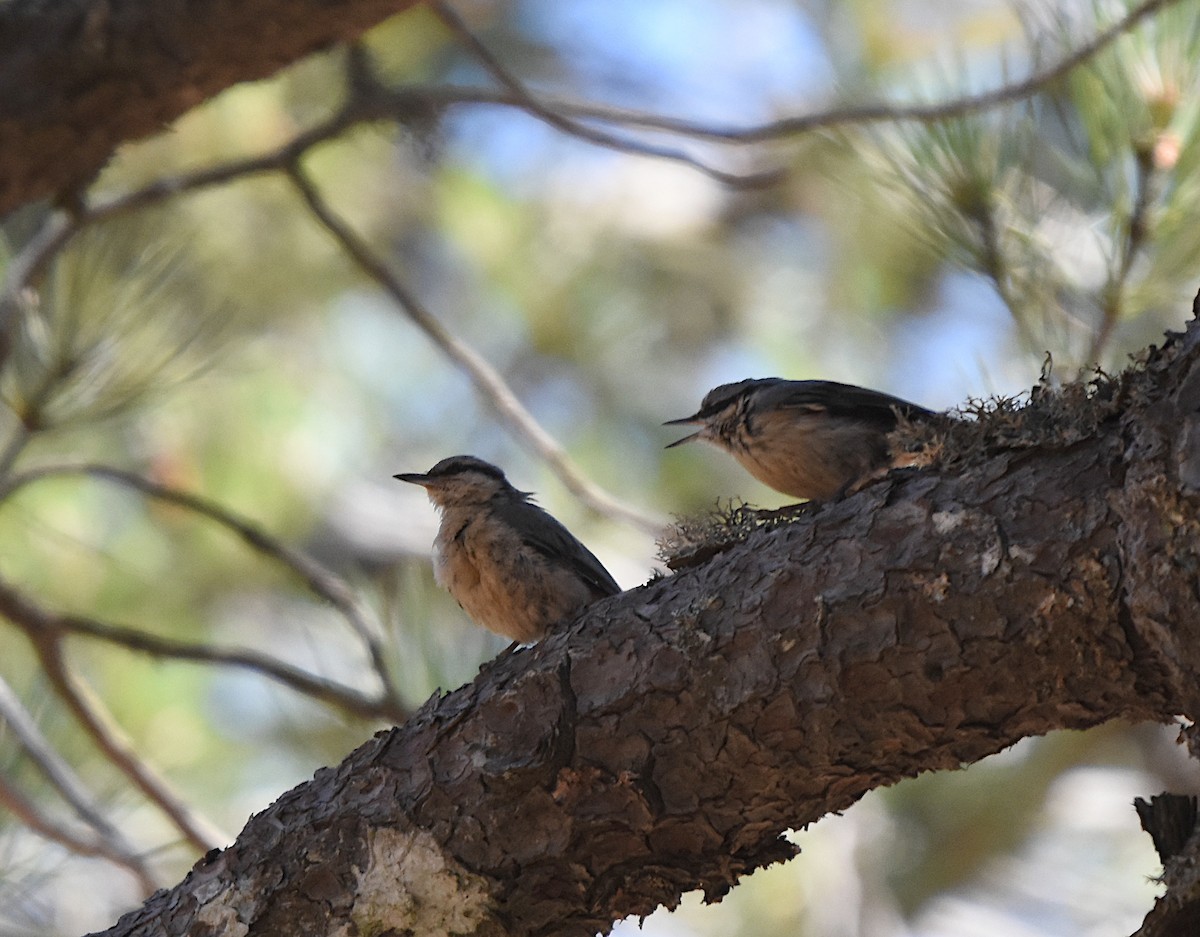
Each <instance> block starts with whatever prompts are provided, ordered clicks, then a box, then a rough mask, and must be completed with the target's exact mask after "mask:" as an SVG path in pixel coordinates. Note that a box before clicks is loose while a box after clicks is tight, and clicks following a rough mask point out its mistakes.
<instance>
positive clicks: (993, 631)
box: [108, 323, 1200, 937]
mask: <svg viewBox="0 0 1200 937" xmlns="http://www.w3.org/2000/svg"><path fill="white" fill-rule="evenodd" d="M1198 341H1200V328H1197V327H1196V325H1195V323H1193V325H1192V326H1191V328H1190V330H1189V332H1188V333H1187V334H1186V335H1185V336H1177V337H1174V338H1172V339H1171V340H1169V341H1168V342H1167V344H1166V345H1165V347H1164V349H1163V350H1161V351H1153V352H1152V353H1150V354H1149V355H1148V356H1147V360H1146V362H1145V363H1144V365H1143V366H1142V367H1140V368H1139V369H1137V370H1136V371H1134V372H1131V373H1129V374H1126V375H1124V376H1122V377H1120V378H1117V379H1114V380H1112V381H1105V382H1102V383H1100V384H1098V385H1097V386H1096V387H1095V388H1093V391H1094V392H1093V393H1091V394H1090V395H1085V394H1084V393H1083V392H1082V391H1080V392H1075V393H1068V394H1067V395H1064V396H1056V395H1051V394H1038V395H1036V396H1035V400H1034V402H1033V404H1032V405H1031V406H1030V407H1028V408H1027V409H1025V410H1022V411H1017V412H1015V413H1013V412H1010V413H1007V414H1005V415H1003V418H1002V419H997V420H994V421H987V420H984V421H982V422H981V424H980V425H979V426H978V427H969V428H964V427H960V428H958V429H957V430H955V431H954V432H952V433H950V434H949V435H948V436H947V438H946V440H945V448H944V450H943V451H942V453H941V461H940V462H939V463H937V464H935V465H933V466H931V467H929V468H926V469H924V470H919V471H910V472H906V473H897V474H893V475H892V476H891V477H889V478H888V479H887V480H885V481H883V482H880V483H878V484H875V485H873V486H871V487H869V488H867V489H866V490H865V491H863V492H861V493H859V494H857V495H854V496H852V497H850V498H847V499H846V500H844V501H841V502H837V503H834V504H832V505H828V506H826V507H824V508H821V509H816V510H810V511H805V512H801V513H800V514H799V515H798V516H797V517H796V518H795V519H794V520H791V521H790V522H788V523H785V524H782V525H780V526H778V527H776V528H774V529H770V530H766V529H762V530H757V531H754V532H752V533H750V534H749V535H748V536H746V537H744V539H741V541H740V542H737V543H731V544H730V545H728V547H727V548H725V549H721V550H719V551H718V552H717V553H716V555H715V556H713V557H712V558H711V559H710V560H708V561H707V562H706V563H704V564H703V565H699V566H695V567H692V568H687V569H684V570H683V571H682V572H680V573H678V574H676V575H674V576H671V577H669V578H666V579H662V580H659V581H656V582H653V583H651V584H649V585H647V586H644V587H642V588H639V589H635V590H632V591H630V592H627V593H625V594H623V595H621V596H618V597H615V598H613V599H610V600H605V601H602V602H601V603H599V604H598V605H595V606H592V607H591V609H589V610H588V611H587V612H585V614H584V615H583V617H582V618H581V619H580V620H579V621H577V622H576V623H575V624H574V625H573V626H572V627H571V628H569V629H567V630H566V631H565V632H563V633H561V634H559V635H557V636H555V637H553V638H551V639H549V640H547V641H545V642H544V643H543V644H542V645H540V646H538V647H537V648H536V649H534V650H528V651H522V652H519V653H515V654H513V655H511V656H508V657H507V658H505V659H502V660H501V661H499V662H498V663H496V664H494V665H492V666H489V667H486V668H485V669H484V671H483V672H482V673H481V674H480V675H479V677H478V678H477V679H476V680H475V682H474V683H472V684H471V685H469V686H466V687H463V688H461V689H458V690H456V691H454V692H452V693H449V694H447V695H445V696H442V697H440V698H436V699H432V700H430V701H429V702H428V704H427V705H426V706H425V707H424V708H423V709H422V710H421V711H420V712H419V713H418V714H417V715H416V716H415V717H414V718H412V719H411V720H410V721H409V722H408V723H407V724H406V725H404V726H401V727H399V728H397V729H394V730H391V731H388V732H384V733H381V734H380V735H378V736H377V737H376V738H374V739H373V740H371V741H370V742H368V743H367V744H365V745H364V746H362V747H361V748H360V749H359V750H358V751H356V752H355V753H354V754H352V755H351V756H350V757H349V758H348V759H347V760H346V761H345V762H344V763H343V764H341V765H340V766H338V767H336V768H331V769H328V770H323V771H321V772H318V774H317V776H316V777H315V778H314V780H313V781H311V782H310V783H307V784H304V785H301V786H300V787H297V788H296V789H295V790H293V791H291V792H289V793H288V794H286V795H284V796H283V797H282V798H280V800H279V801H278V802H277V803H275V804H274V805H273V806H271V807H270V808H269V809H267V810H265V811H264V812H263V813H261V814H259V815H258V816H256V817H254V818H253V819H251V821H250V822H249V823H248V824H247V826H246V828H245V829H244V830H243V832H242V834H241V835H240V836H239V838H238V840H237V843H236V844H235V845H233V846H232V847H231V848H229V849H227V850H225V851H224V852H223V853H217V854H212V855H210V856H209V857H208V858H207V859H206V860H205V861H203V862H202V863H200V864H199V865H198V866H197V867H196V869H195V870H194V871H193V872H192V873H191V874H190V875H189V876H188V878H187V879H186V880H185V881H184V882H183V883H182V884H180V885H179V886H178V887H177V888H175V889H174V890H171V891H167V892H162V893H159V894H158V895H156V896H155V897H154V898H152V899H151V901H150V902H149V903H148V904H147V905H146V906H145V907H144V908H143V909H141V910H139V911H136V912H134V913H132V914H130V915H127V916H126V917H125V918H123V919H122V920H121V922H120V923H119V924H118V925H117V926H115V927H114V928H113V929H112V930H111V931H109V932H108V933H111V934H114V935H115V934H150V933H155V934H162V933H168V934H185V933H187V934H201V933H213V932H220V933H246V932H247V930H246V928H249V931H248V932H250V933H305V934H322V933H328V934H334V933H339V934H352V933H359V934H380V933H389V932H394V933H409V932H411V933H418V934H422V935H432V934H451V933H455V934H460V933H462V934H465V933H478V934H493V935H498V934H522V935H524V934H570V935H580V937H582V935H586V934H592V933H595V932H597V931H606V930H607V929H608V928H609V927H610V926H611V924H612V922H613V921H614V920H616V919H618V918H621V917H623V916H625V915H629V914H645V913H648V912H649V911H651V910H653V909H654V908H655V907H657V906H658V905H659V904H666V905H668V906H669V905H673V904H675V903H676V901H677V900H678V899H679V896H680V895H681V894H682V893H683V892H685V891H688V890H690V889H694V888H701V889H703V890H704V891H705V892H706V893H707V894H708V895H709V896H710V897H717V896H720V895H721V894H722V893H724V892H725V891H726V890H727V889H728V888H729V887H730V886H732V885H733V884H734V883H735V882H736V881H737V880H738V878H739V876H741V875H742V874H744V873H746V872H749V871H751V870H753V869H755V868H757V867H759V866H762V865H765V864H767V863H771V862H774V861H777V860H779V859H782V858H785V857H786V856H788V855H790V854H791V851H792V848H791V847H790V846H789V845H788V844H787V842H786V841H785V840H783V839H781V834H782V833H783V832H784V831H785V830H787V829H788V828H794V827H801V826H804V825H805V824H807V823H810V822H812V821H813V820H815V819H817V818H818V817H821V816H823V815H824V814H826V813H829V812H830V811H833V810H841V809H844V808H846V807H848V806H849V805H851V804H852V803H854V802H855V801H856V800H857V799H858V798H859V797H860V796H861V795H862V794H863V793H864V792H866V791H868V790H870V789H872V788H874V787H878V786H880V785H886V784H890V783H892V782H894V781H897V780H899V779H901V778H904V777H908V776H911V775H914V774H917V773H918V772H921V771H926V770H932V769H939V770H946V769H953V768H955V767H957V766H959V765H961V764H964V763H967V762H972V761H975V760H977V759H979V758H982V757H983V756H985V755H987V754H990V753H992V752H995V751H998V750H1000V749H1002V748H1004V747H1006V746H1008V745H1010V744H1012V743H1013V742H1015V741H1016V740H1018V739H1020V738H1023V737H1025V736H1029V735H1037V734H1040V733H1044V732H1048V731H1050V730H1052V729H1059V728H1082V727H1086V726H1091V725H1096V724H1098V723H1101V722H1104V721H1106V720H1111V719H1126V720H1157V721H1167V720H1170V719H1172V718H1173V717H1174V716H1176V715H1177V714H1180V713H1183V714H1187V715H1191V716H1193V717H1194V716H1195V714H1196V712H1197V709H1198V707H1197V687H1198V686H1200V681H1198V676H1200V635H1198V634H1197V633H1196V632H1197V629H1198V628H1200V602H1198V600H1197V588H1196V582H1197V571H1198V570H1200V524H1198V523H1197V512H1196V506H1197V503H1198V496H1197V489H1198V488H1200V352H1198ZM214 928H215V930H214Z"/></svg>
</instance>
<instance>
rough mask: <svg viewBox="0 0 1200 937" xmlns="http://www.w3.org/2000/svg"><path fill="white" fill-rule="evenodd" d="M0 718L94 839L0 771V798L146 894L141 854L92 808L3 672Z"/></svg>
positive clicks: (151, 886) (149, 884) (150, 882)
mask: <svg viewBox="0 0 1200 937" xmlns="http://www.w3.org/2000/svg"><path fill="white" fill-rule="evenodd" d="M0 722H3V723H4V724H5V725H7V726H8V728H9V730H10V731H11V732H12V734H13V735H14V736H15V738H16V740H17V742H18V744H19V745H20V746H21V749H22V750H23V751H24V752H25V754H26V755H28V757H29V759H30V761H32V762H33V763H34V765H35V766H37V769H38V770H39V771H40V772H41V773H42V774H43V775H44V776H45V778H46V780H48V781H49V782H50V784H51V786H52V787H53V788H54V789H55V790H56V791H58V793H59V795H60V796H61V797H62V798H63V800H65V801H66V802H67V803H68V804H70V805H71V807H72V808H73V809H74V810H75V812H76V813H77V814H78V815H79V817H80V819H82V820H83V821H84V822H85V823H86V824H87V825H88V826H90V827H91V828H92V830H93V831H94V832H95V834H96V836H95V839H94V840H85V839H82V838H81V837H79V836H77V835H75V834H74V833H72V832H71V831H70V830H67V829H66V828H65V827H62V826H61V825H59V824H57V823H55V822H54V821H52V820H50V819H49V818H48V817H46V816H44V815H43V814H42V813H41V811H39V810H38V809H37V807H36V806H35V805H34V804H33V802H32V801H30V800H29V799H28V798H26V797H25V796H24V795H23V794H22V793H21V792H20V791H18V790H17V789H16V788H15V787H13V786H12V785H11V784H10V783H9V782H8V781H7V779H6V778H5V777H4V776H3V774H0V788H2V789H0V804H3V805H4V806H6V807H8V809H9V810H11V811H12V812H13V813H14V814H16V815H17V816H18V818H20V819H21V820H22V821H23V822H24V823H26V824H27V825H28V826H29V827H30V828H31V829H33V830H35V831H36V832H38V833H41V834H42V835H43V836H46V837H47V838H49V839H52V840H54V841H55V842H57V843H59V844H61V845H63V846H65V847H66V848H67V849H69V850H71V851H72V852H74V853H76V854H78V855H82V856H101V857H103V858H105V859H108V860H109V861H110V862H113V863H115V864H116V865H119V866H121V867H122V868H124V869H127V870H128V871H129V872H130V873H132V874H133V876H134V877H135V878H136V879H137V880H138V883H139V885H140V886H141V888H142V892H143V897H145V896H148V895H150V894H151V893H152V892H153V891H154V890H155V889H156V888H157V887H158V884H157V883H156V882H155V880H154V877H153V875H151V873H150V870H149V869H148V868H147V866H146V863H145V862H144V861H143V859H142V857H141V856H139V855H138V853H137V850H135V849H134V847H133V846H132V845H131V844H130V843H129V842H128V841H127V840H126V839H125V836H124V835H123V834H122V833H121V831H120V830H119V829H117V828H116V827H115V826H113V825H112V824H111V823H109V822H108V819H107V818H106V817H105V816H104V815H103V814H101V813H100V811H99V810H97V809H96V807H95V805H94V804H93V803H92V802H91V798H90V797H89V795H88V793H87V790H86V789H85V787H84V785H83V782H82V781H81V780H80V779H79V778H78V776H76V774H75V772H74V771H72V770H71V767H70V765H68V764H67V763H66V762H65V761H63V759H62V757H61V756H60V755H59V754H58V752H57V751H56V750H55V748H54V746H53V745H51V744H50V742H49V740H48V739H47V738H46V737H45V736H44V735H42V733H41V731H40V730H39V729H38V726H37V722H36V720H34V718H33V716H32V715H30V713H29V711H28V710H27V709H26V708H25V707H24V706H23V705H22V704H21V700H20V699H19V698H18V696H17V694H16V693H15V692H13V689H12V687H10V686H9V685H8V682H7V681H6V680H5V679H4V678H3V677H0Z"/></svg>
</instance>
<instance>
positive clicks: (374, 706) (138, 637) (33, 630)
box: [0, 579, 410, 723]
mask: <svg viewBox="0 0 1200 937" xmlns="http://www.w3.org/2000/svg"><path fill="white" fill-rule="evenodd" d="M0 614H3V615H4V616H5V617H7V618H8V619H9V620H10V621H12V622H13V623H14V624H16V625H17V627H19V628H21V629H22V630H23V631H25V633H26V634H27V635H29V638H30V640H32V641H34V643H37V641H38V640H40V639H41V638H42V636H44V635H46V634H74V635H79V636H80V637H85V638H94V639H96V640H98V641H106V642H108V643H109V644H115V645H118V646H120V647H124V648H126V649H128V650H131V651H137V652H138V653H140V654H147V655H149V656H151V657H157V658H169V659H171V660H183V661H192V662H196V663H209V664H222V665H225V666H229V667H240V668H242V669H245V670H250V671H253V672H255V673H259V674H262V675H263V676H264V677H268V678H270V679H272V680H275V681H276V682H277V683H281V684H283V685H284V686H286V687H289V688H290V689H293V690H295V691H296V692H297V693H302V694H304V695H305V696H308V697H311V698H312V699H315V700H319V701H320V702H322V703H327V704H329V705H330V706H334V707H336V708H338V709H341V710H342V711H343V712H346V713H348V714H350V715H352V716H357V717H359V718H362V719H382V720H387V721H389V722H394V723H400V722H403V721H404V720H405V719H407V718H408V716H409V715H410V714H409V712H408V710H407V709H406V708H405V707H403V706H402V705H400V704H399V703H397V702H395V701H394V700H392V699H390V698H388V697H386V696H382V697H378V698H376V697H369V696H366V695H364V694H362V693H359V692H357V691H356V690H352V689H350V688H349V687H345V686H342V685H341V684H340V683H336V682H334V681H332V680H326V679H324V678H322V677H315V676H313V675H312V674H310V673H308V672H306V671H304V670H301V669H299V668H298V667H293V666H292V665H290V664H286V663H284V662H283V661H280V660H278V659H276V658H274V657H269V656H267V655H266V654H258V653H256V652H254V651H238V650H223V649H221V648H215V647H209V646H208V645H204V644H192V643H189V642H186V641H176V640H174V639H172V638H163V637H159V636H158V635H153V634H148V633H146V632H145V631H140V630H138V629H136V628H126V627H123V626H121V625H113V624H109V623H107V622H102V621H97V620H95V619H94V618H86V617H84V616H81V615H60V614H56V613H54V612H49V611H47V610H45V609H43V608H40V607H38V606H36V605H34V603H33V602H32V601H30V600H29V599H28V598H26V597H25V596H23V595H22V594H21V593H20V592H18V591H17V590H16V589H15V588H13V587H12V586H11V585H10V584H9V583H7V582H5V581H4V580H3V579H0ZM2 714H3V713H2V712H0V715H2Z"/></svg>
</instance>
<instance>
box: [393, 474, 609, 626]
mask: <svg viewBox="0 0 1200 937" xmlns="http://www.w3.org/2000/svg"><path fill="white" fill-rule="evenodd" d="M393 477H395V478H398V479H399V480H400V481H403V482H410V483H411V484H414V485H420V486H421V487H422V488H424V489H425V492H426V494H428V495H429V500H430V501H432V502H433V504H434V506H435V507H436V508H437V509H438V511H440V512H441V515H442V517H441V525H440V527H439V529H438V532H437V537H436V538H435V539H434V543H433V547H434V560H433V563H434V566H433V568H434V577H435V578H436V579H437V582H438V584H439V585H441V586H443V587H445V589H446V590H447V591H448V592H449V593H450V594H451V595H452V596H454V599H455V601H457V602H458V604H459V605H460V606H462V608H463V610H464V611H465V612H466V613H467V614H468V615H470V616H471V618H472V619H474V620H475V622H476V623H477V624H480V625H483V627H485V628H487V629H489V630H491V631H494V632H496V633H497V634H501V635H503V636H504V637H506V638H509V639H510V640H512V641H515V642H517V643H519V644H528V643H530V642H533V641H539V640H541V639H542V638H544V637H545V636H546V635H547V634H548V633H549V631H550V630H551V629H552V628H553V627H554V626H555V625H556V624H558V623H560V622H562V621H563V620H564V619H566V618H568V617H570V616H571V615H573V614H574V613H576V612H578V611H579V610H580V609H582V608H583V607H584V606H586V605H590V604H591V603H592V602H595V601H596V600H597V599H601V598H604V597H605V596H609V595H616V594H617V593H618V592H620V591H621V587H620V586H618V585H617V583H616V581H615V580H614V579H613V578H612V576H610V575H609V573H608V570H606V569H605V568H604V566H603V565H601V563H600V561H599V560H598V559H596V557H595V556H594V555H593V554H592V552H591V551H590V550H588V548H587V547H585V546H584V545H583V544H582V543H580V542H579V541H578V540H576V539H575V537H573V536H572V535H571V533H570V531H568V530H567V529H566V528H565V527H564V526H563V525H562V524H560V523H559V522H558V521H557V520H555V519H554V518H553V517H551V516H550V515H549V514H547V513H546V512H545V511H543V510H542V509H541V508H540V507H538V506H537V505H536V504H534V503H533V502H532V501H530V500H529V499H530V497H531V495H530V493H529V492H527V491H518V490H517V489H516V488H514V487H513V486H512V485H511V484H510V483H509V481H508V479H507V478H505V476H504V472H502V471H501V470H500V469H499V468H497V467H496V466H494V465H492V464H491V463H490V462H485V461H483V459H477V458H475V457H474V456H469V455H456V456H451V457H450V458H448V459H442V461H440V462H439V463H438V464H437V465H435V466H434V467H433V468H431V469H430V470H429V471H428V472H425V473H423V474H422V473H419V472H409V473H403V474H400V475H396V476H393Z"/></svg>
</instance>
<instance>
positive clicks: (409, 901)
mask: <svg viewBox="0 0 1200 937" xmlns="http://www.w3.org/2000/svg"><path fill="white" fill-rule="evenodd" d="M357 871H358V888H357V894H356V897H355V901H354V908H353V910H352V911H351V918H352V920H353V921H354V923H355V926H356V927H357V929H358V933H359V934H360V935H361V937H375V935H378V934H385V933H389V932H396V933H401V934H404V933H412V934H421V935H423V937H453V935H457V934H469V933H471V932H472V931H474V930H475V929H476V927H477V926H478V924H479V923H480V921H481V920H482V919H483V918H484V917H485V916H486V914H487V912H488V909H489V907H490V904H491V895H490V893H489V891H488V888H487V882H486V880H485V879H483V878H481V877H480V876H478V875H474V874H472V873H471V872H468V871H467V870H466V869H464V868H462V867H461V866H458V865H457V864H455V863H453V862H452V861H451V860H449V859H448V858H447V856H446V854H445V852H444V851H443V849H442V847H441V845H440V844H439V843H438V842H437V840H436V839H434V838H433V837H432V836H431V835H430V834H429V833H426V832H424V831H421V830H394V829H386V828H381V829H376V830H374V831H373V832H372V833H371V845H370V857H369V859H368V864H367V867H366V868H365V869H359V870H357Z"/></svg>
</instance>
